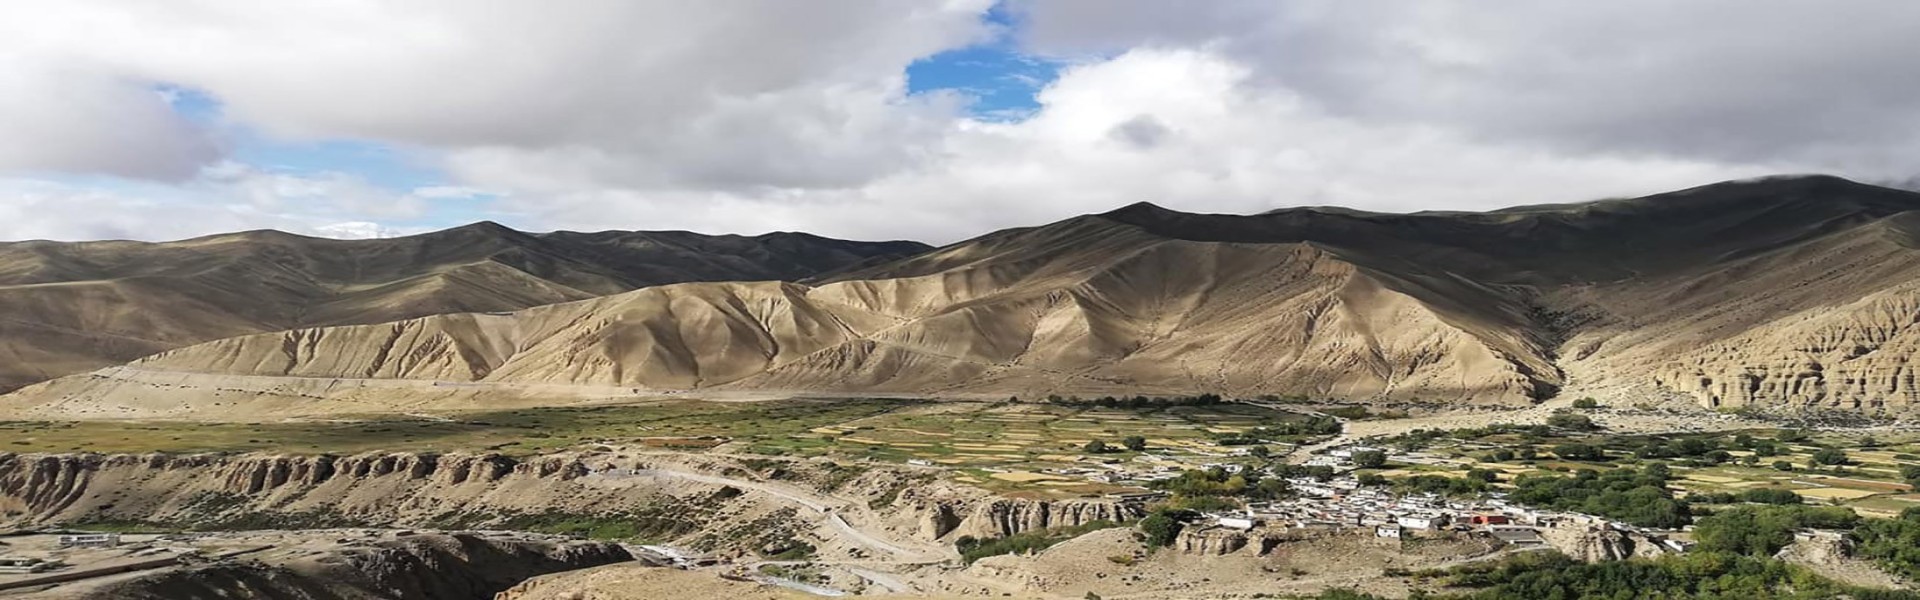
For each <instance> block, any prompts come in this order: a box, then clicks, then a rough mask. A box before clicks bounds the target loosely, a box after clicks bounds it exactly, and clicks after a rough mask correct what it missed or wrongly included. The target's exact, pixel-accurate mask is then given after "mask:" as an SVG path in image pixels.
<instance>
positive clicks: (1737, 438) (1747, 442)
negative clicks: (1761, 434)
mask: <svg viewBox="0 0 1920 600" xmlns="http://www.w3.org/2000/svg"><path fill="white" fill-rule="evenodd" d="M1733 445H1735V446H1739V447H1741V448H1752V447H1753V434H1750V433H1738V434H1734V436H1733Z"/></svg>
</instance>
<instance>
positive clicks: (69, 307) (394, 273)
mask: <svg viewBox="0 0 1920 600" xmlns="http://www.w3.org/2000/svg"><path fill="white" fill-rule="evenodd" d="M926 249H927V246H925V245H923V244H919V243H915V242H879V243H870V242H848V241H841V240H831V239H826V238H821V237H816V236H811V235H806V234H798V233H773V234H767V235H761V236H754V237H744V236H706V235H700V234H694V233H687V232H679V231H658V232H648V231H603V232H597V233H575V232H564V231H563V232H555V233H545V234H529V233H523V232H519V231H514V230H512V229H508V228H506V227H504V226H501V225H498V224H495V223H488V222H483V223H476V224H473V225H468V226H465V227H459V228H455V229H449V230H445V231H439V232H434V233H428V234H423V235H416V236H409V237H402V238H392V239H378V240H353V241H347V240H332V239H320V238H311V237H302V236H297V235H293V234H288V233H282V232H278V231H251V232H244V233H235V234H228V235H215V236H209V237H203V238H196V239H190V240H183V241H177V242H165V243H145V242H129V241H103V242H80V243H63V242H49V241H26V242H12V243H0V390H7V389H12V388H16V387H19V386H21V385H26V384H29V383H33V382H37V381H41V380H44V379H48V378H51V377H57V376H60V375H67V374H72V373H77V372H82V371H87V370H91V369H97V368H100V367H104V366H110V365H114V364H119V363H123V362H126V361H129V360H132V359H135V358H139V357H142V356H146V355H149V354H153V353H156V352H160V351H162V350H168V349H172V348H177V347H180V346H186V345H190V344H195V343H199V342H205V341H209V340H214V339H219V338H226V337H232V336H238V335H245V334H251V333H262V332H271V331H283V330H288V329H296V328H307V327H322V326H331V325H348V324H358V323H379V322H383V321H391V320H396V319H408V318H413V317H420V316H425V315H435V314H444V313H458V312H499V311H511V310H517V309H522V308H527V307H532V306H538V305H543V304H553V303H556V302H567V301H571V300H581V299H586V298H594V297H598V296H604V295H608V294H616V293H620V292H624V291H629V290H634V289H638V288H642V287H646V286H652V285H660V284H665V283H678V282H684V281H720V280H736V279H801V278H805V277H811V276H815V275H819V274H822V273H827V272H831V271H835V270H838V269H845V268H849V267H853V266H858V265H860V264H863V263H864V262H865V261H868V260H873V259H885V258H890V257H898V256H904V255H910V254H915V253H918V252H921V251H924V250H926Z"/></svg>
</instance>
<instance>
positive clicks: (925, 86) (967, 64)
mask: <svg viewBox="0 0 1920 600" xmlns="http://www.w3.org/2000/svg"><path fill="white" fill-rule="evenodd" d="M986 20H987V22H988V23H989V24H991V25H993V26H994V27H995V28H996V29H997V30H998V33H997V35H995V36H994V37H993V39H991V40H988V41H986V42H982V43H979V44H975V45H972V46H968V47H965V48H960V49H956V50H949V51H946V52H942V53H939V54H935V55H933V56H929V57H927V58H923V59H920V60H917V61H914V63H913V64H911V65H908V66H907V93H909V94H920V93H926V92H931V91H940V90H946V91H952V92H957V93H960V94H963V95H965V96H967V97H969V98H972V99H973V103H972V104H971V105H970V106H969V112H971V113H972V115H973V116H974V117H975V118H978V119H983V120H989V121H1020V120H1024V119H1026V118H1027V117H1030V116H1032V115H1033V113H1034V112H1036V111H1038V110H1040V103H1039V102H1038V101H1036V100H1035V99H1034V95H1035V94H1038V93H1039V92H1040V90H1041V89H1042V88H1045V87H1046V86H1047V84H1049V83H1053V80H1054V79H1056V78H1058V77H1059V76H1060V69H1061V67H1062V66H1064V63H1061V62H1059V61H1054V60H1049V59H1046V58H1042V57H1038V56H1032V55H1029V54H1024V53H1021V52H1020V50H1019V47H1018V45H1017V44H1016V43H1015V41H1014V39H1013V35H1012V34H1013V32H1014V31H1015V30H1016V29H1018V27H1019V24H1018V23H1016V22H1015V20H1014V19H1013V17H1012V16H1011V15H1009V14H1008V13H1007V11H1006V7H1005V5H1004V4H996V5H994V7H993V9H992V10H989V11H988V12H987V16H986Z"/></svg>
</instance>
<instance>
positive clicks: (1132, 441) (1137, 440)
mask: <svg viewBox="0 0 1920 600" xmlns="http://www.w3.org/2000/svg"><path fill="white" fill-rule="evenodd" d="M1120 445H1121V446H1125V447H1126V448H1127V449H1128V450H1132V451H1134V452H1140V451H1143V450H1146V449H1147V438H1145V437H1142V436H1137V435H1130V436H1127V437H1124V438H1121V439H1120Z"/></svg>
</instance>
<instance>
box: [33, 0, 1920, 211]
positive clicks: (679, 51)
mask: <svg viewBox="0 0 1920 600" xmlns="http://www.w3.org/2000/svg"><path fill="white" fill-rule="evenodd" d="M1495 6H1496V5H1494V4H1489V3H1485V2H1471V1H1467V0H1424V1H1421V2H1397V3H1388V2H1352V1H1350V0H1246V1H1242V0H1208V1H1204V2H1163V1H1145V0H1001V1H994V0H925V1H920V0H820V1H811V2H793V1H790V0H714V1H711V2H680V1H667V0H575V1H569V2H558V3H556V2H540V3H536V2H530V1H507V0H414V1H409V2H388V1H380V0H282V1H277V2H257V1H253V0H180V1H178V2H148V1H142V0H14V1H9V2H5V3H0V240H22V239H56V240H91V239H140V240H168V239H180V238H185V237H192V236H197V235H204V234H210V233H217V232H225V231H236V230H246V229H261V228H275V229H281V230H285V231H290V232H295V233H301V234H307V235H319V236H328V237H375V236H393V235H404V234H410V233H418V232H422V231H428V230H433V229H440V228H445V227H451V226H457V225H461V224H465V223H469V222H473V221H478V220H493V221H498V222H501V223H504V224H506V225H509V226H512V227H515V228H519V229H523V230H530V231H550V230H559V229H567V230H579V231H596V230H605V229H650V230H651V229H685V230H693V231H700V232H705V233H743V234H756V233H764V232H768V231H807V232H812V233H817V234H821V235H827V236H834V237H843V238H852V239H916V240H921V241H926V242H932V243H946V242H953V241H957V240H960V239H965V238H968V237H972V236H975V235H979V234H983V233H986V232H989V231H992V230H995V229H1000V228H1006V227H1018V226H1029V225H1036V224H1040V223H1045V222H1050V221H1054V220H1058V219H1062V218H1067V217H1071V216H1074V215H1079V214H1086V213H1094V212H1102V211H1106V210H1110V209H1113V208H1116V207H1119V206H1123V205H1126V204H1131V203H1134V202H1140V201H1148V202H1154V203H1156V204H1160V205H1162V206H1166V207H1169V208H1174V209H1178V210H1186V211H1194V212H1221V213H1252V212H1259V211H1265V210H1271V209H1274V208H1280V207H1288V206H1306V205H1342V206H1348V207H1353V208H1359V209H1365V210H1375V211H1395V212H1404V211H1417V210H1428V209H1455V210H1476V209H1491V208H1499V207H1503V206H1512V205H1524V204H1541V203H1553V202H1573V201H1581V200H1592V199H1600V198H1608V197H1619V196H1632V195H1643V194H1651V193H1658V192H1662V191H1669V190H1674V189H1680V188H1685V187H1691V186H1694V185H1700V184H1704V183H1709V182H1714V181H1720V180H1727V179H1740V178H1747V177H1755V176H1762V175H1770V174H1782V173H1815V172H1818V173H1830V174H1836V175H1841V176H1845V177H1850V178H1854V179H1857V180H1862V181H1868V182H1875V183H1888V184H1903V185H1912V184H1913V182H1920V76H1915V72H1914V67H1913V65H1912V60H1913V59H1912V57H1914V56H1920V36H1916V35H1913V32H1914V31H1920V3H1917V2H1911V1H1909V0H1829V1H1823V2H1811V1H1804V0H1690V1H1688V2H1671V1H1669V0H1615V1H1610V2H1592V1H1590V0H1538V1H1532V2H1526V3H1500V4H1498V5H1497V9H1496V8H1495Z"/></svg>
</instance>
